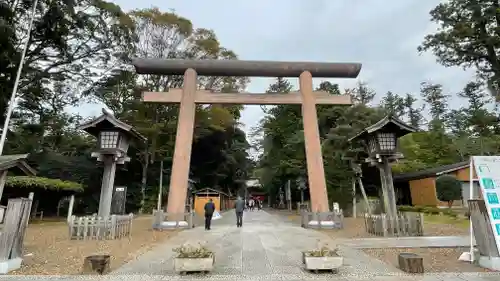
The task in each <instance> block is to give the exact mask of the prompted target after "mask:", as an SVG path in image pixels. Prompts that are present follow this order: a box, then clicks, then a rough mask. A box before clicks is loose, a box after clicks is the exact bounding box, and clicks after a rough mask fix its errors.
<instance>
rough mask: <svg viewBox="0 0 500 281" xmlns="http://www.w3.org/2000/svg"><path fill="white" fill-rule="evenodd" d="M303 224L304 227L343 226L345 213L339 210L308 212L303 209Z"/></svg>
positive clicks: (330, 227)
mask: <svg viewBox="0 0 500 281" xmlns="http://www.w3.org/2000/svg"><path fill="white" fill-rule="evenodd" d="M301 225H302V227H304V228H320V229H321V228H329V229H332V228H343V227H344V213H343V212H342V210H340V211H339V212H308V211H302V213H301Z"/></svg>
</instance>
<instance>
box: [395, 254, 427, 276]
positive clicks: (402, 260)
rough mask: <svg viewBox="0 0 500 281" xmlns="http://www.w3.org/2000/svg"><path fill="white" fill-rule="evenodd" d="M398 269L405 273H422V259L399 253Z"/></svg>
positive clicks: (417, 256) (413, 255)
mask: <svg viewBox="0 0 500 281" xmlns="http://www.w3.org/2000/svg"><path fill="white" fill-rule="evenodd" d="M398 263H399V268H400V269H401V270H402V271H404V272H407V273H424V259H423V258H422V257H420V256H419V255H417V254H413V253H401V254H399V256H398Z"/></svg>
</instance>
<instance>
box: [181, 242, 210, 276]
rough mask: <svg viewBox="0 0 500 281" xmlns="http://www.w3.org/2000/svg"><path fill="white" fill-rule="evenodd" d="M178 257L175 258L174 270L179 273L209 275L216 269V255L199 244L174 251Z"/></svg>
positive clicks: (183, 246) (184, 246)
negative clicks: (208, 273)
mask: <svg viewBox="0 0 500 281" xmlns="http://www.w3.org/2000/svg"><path fill="white" fill-rule="evenodd" d="M173 251H174V252H175V253H177V256H176V257H175V258H174V270H175V272H178V273H187V272H203V273H207V272H210V271H212V269H213V268H214V262H215V255H214V252H212V251H211V250H209V249H208V248H207V247H206V246H204V245H202V244H198V246H193V245H187V244H185V245H182V246H181V247H179V248H175V249H173Z"/></svg>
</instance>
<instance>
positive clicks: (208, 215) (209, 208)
mask: <svg viewBox="0 0 500 281" xmlns="http://www.w3.org/2000/svg"><path fill="white" fill-rule="evenodd" d="M214 212H215V204H214V202H213V201H212V199H209V200H208V202H207V203H206V204H205V230H210V224H211V223H212V216H213V215H214Z"/></svg>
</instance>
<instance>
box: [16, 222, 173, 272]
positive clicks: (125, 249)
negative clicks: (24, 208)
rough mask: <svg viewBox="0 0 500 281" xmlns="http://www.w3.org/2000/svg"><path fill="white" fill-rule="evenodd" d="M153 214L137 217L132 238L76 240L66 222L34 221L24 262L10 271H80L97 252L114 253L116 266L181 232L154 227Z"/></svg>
mask: <svg viewBox="0 0 500 281" xmlns="http://www.w3.org/2000/svg"><path fill="white" fill-rule="evenodd" d="M151 222H152V217H151V216H141V217H138V218H136V219H134V222H133V226H132V236H131V237H130V239H128V238H124V239H121V240H109V241H96V240H90V241H75V240H69V239H68V227H67V225H66V223H64V222H47V223H40V224H30V225H29V226H28V229H27V233H26V237H25V239H24V252H25V255H26V256H25V257H24V261H23V266H22V267H21V268H20V269H19V270H16V271H13V272H11V273H10V274H17V275H20V274H40V275H59V274H79V273H80V271H81V268H82V264H83V259H84V258H85V257H86V256H89V255H93V254H109V255H111V269H112V270H113V269H115V268H117V267H119V266H120V265H122V264H124V263H126V262H127V261H129V260H131V259H133V258H135V257H136V256H138V255H140V254H142V253H144V252H145V251H147V250H149V249H150V248H152V247H153V246H154V245H155V244H156V243H159V242H162V241H164V240H166V239H168V238H169V237H171V236H173V235H174V234H175V233H177V232H178V231H177V230H173V231H153V230H151Z"/></svg>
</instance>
